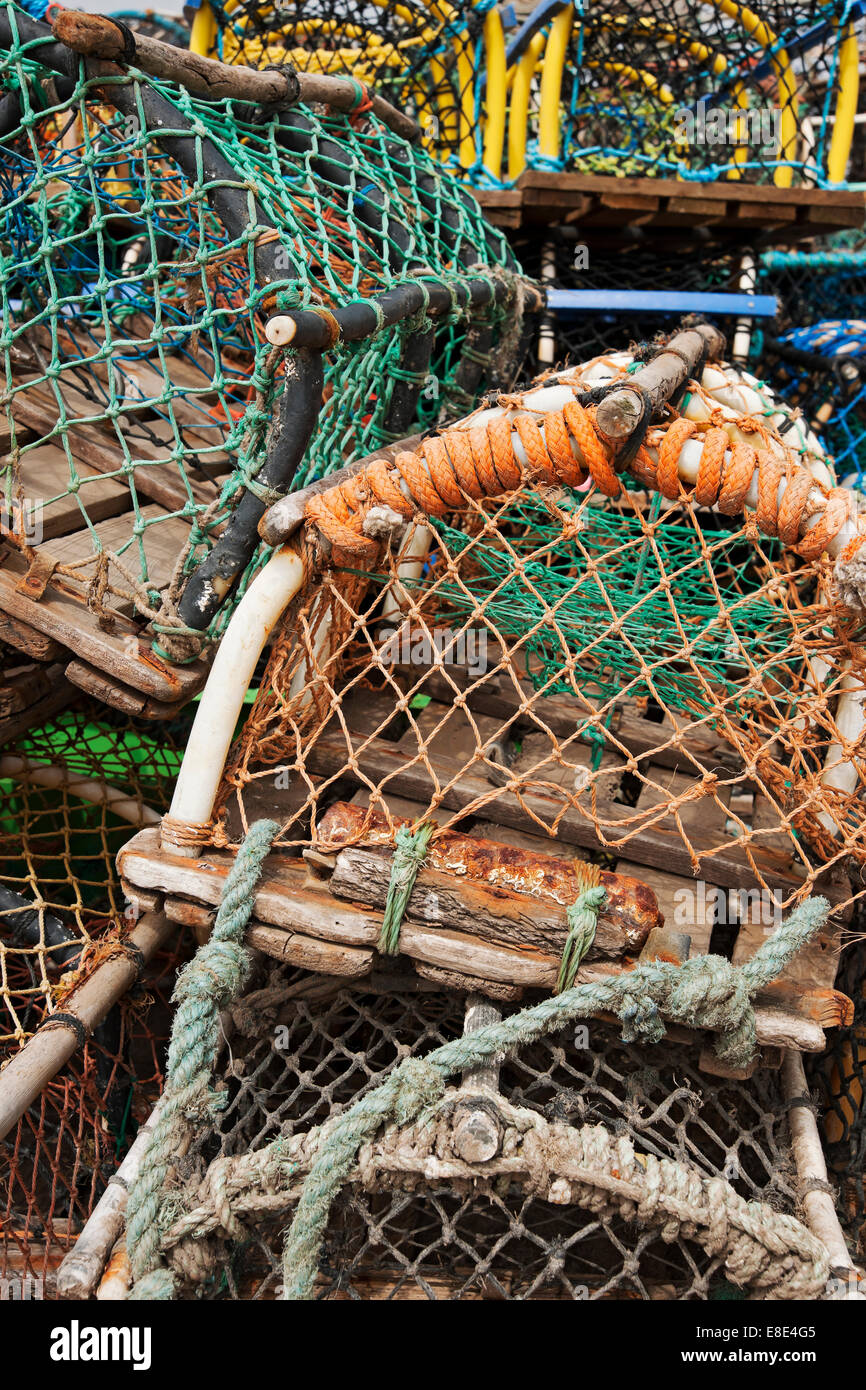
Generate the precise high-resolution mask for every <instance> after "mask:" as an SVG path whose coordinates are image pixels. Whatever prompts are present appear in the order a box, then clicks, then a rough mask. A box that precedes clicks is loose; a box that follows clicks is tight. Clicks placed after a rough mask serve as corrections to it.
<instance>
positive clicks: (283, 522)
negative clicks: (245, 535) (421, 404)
mask: <svg viewBox="0 0 866 1390" xmlns="http://www.w3.org/2000/svg"><path fill="white" fill-rule="evenodd" d="M422 439H423V435H421V434H412V435H407V437H406V438H405V439H398V440H396V441H395V443H393V444H384V445H383V446H382V448H381V449H377V450H376V452H375V453H373V454H365V455H364V457H363V458H360V459H355V460H354V462H353V463H347V464H346V465H345V466H344V467H343V468H338V469H336V470H335V471H334V472H333V473H329V474H328V475H327V476H326V477H324V478H319V479H317V480H316V482H314V483H308V484H307V486H306V487H301V488H298V489H297V491H296V492H290V493H288V495H287V496H285V497H280V498H278V499H277V501H276V502H274V503H272V504H271V506H270V507H268V509H267V511H266V512H265V514H264V516H263V517H262V518H261V520H260V521H259V535H260V536H261V538H262V540H263V541H265V542H266V544H267V545H273V546H277V545H284V544H285V542H286V541H287V540H289V539H290V538H291V537H292V536H294V535H295V533H296V532H297V531H299V530H300V529H301V527H302V526H303V524H304V516H305V509H306V506H307V503H308V502H309V500H310V498H311V497H316V496H318V494H319V493H320V492H327V491H328V489H329V488H332V487H336V486H337V485H338V484H339V483H344V482H348V480H349V479H350V478H353V477H354V476H355V474H356V473H360V472H361V471H362V469H364V468H366V467H367V465H368V464H369V463H372V462H373V461H374V459H384V460H385V461H386V462H387V463H393V462H394V459H395V458H396V457H397V455H398V454H400V453H403V452H404V450H410V451H411V450H412V449H414V448H415V447H416V445H417V444H420V442H421V440H422Z"/></svg>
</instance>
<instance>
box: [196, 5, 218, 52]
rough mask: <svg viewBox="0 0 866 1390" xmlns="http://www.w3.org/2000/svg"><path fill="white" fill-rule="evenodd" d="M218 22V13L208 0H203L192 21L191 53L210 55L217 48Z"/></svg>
mask: <svg viewBox="0 0 866 1390" xmlns="http://www.w3.org/2000/svg"><path fill="white" fill-rule="evenodd" d="M216 38H217V22H216V15H215V14H214V12H213V10H212V9H211V7H210V5H209V4H208V0H202V4H201V5H200V6H199V8H198V9H197V10H196V12H195V18H194V19H193V21H192V29H191V30H190V35H189V51H190V53H200V54H201V55H202V57H204V58H207V57H209V56H210V55H211V54H212V53H213V52H214V50H215V49H216Z"/></svg>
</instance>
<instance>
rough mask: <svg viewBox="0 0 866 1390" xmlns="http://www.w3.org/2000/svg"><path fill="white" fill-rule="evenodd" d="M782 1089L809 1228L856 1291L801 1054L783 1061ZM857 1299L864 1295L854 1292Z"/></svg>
mask: <svg viewBox="0 0 866 1390" xmlns="http://www.w3.org/2000/svg"><path fill="white" fill-rule="evenodd" d="M782 1090H783V1093H784V1096H785V1099H786V1101H787V1102H788V1124H789V1126H790V1130H791V1146H792V1148H793V1150H794V1161H795V1163H796V1166H797V1178H798V1181H799V1186H800V1200H801V1201H802V1203H803V1210H804V1213H805V1216H806V1220H807V1222H808V1224H809V1229H810V1230H811V1231H812V1233H813V1235H816V1236H817V1237H818V1239H819V1240H820V1241H823V1243H824V1245H825V1246H826V1247H827V1251H828V1254H829V1256H830V1264H831V1270H832V1273H833V1274H834V1275H835V1276H836V1277H837V1278H839V1279H843V1280H847V1279H848V1278H849V1276H853V1278H852V1279H851V1281H850V1282H851V1284H852V1286H853V1288H855V1289H856V1274H855V1273H854V1269H853V1261H852V1259H851V1256H850V1254H849V1251H848V1246H847V1244H846V1241H845V1237H844V1235H843V1233H842V1227H841V1226H840V1224H839V1217H838V1216H837V1214H836V1204H835V1202H834V1200H833V1197H832V1195H831V1193H829V1192H828V1191H826V1186H827V1164H826V1160H825V1158H824V1149H823V1146H822V1144H821V1136H820V1134H819V1133H818V1125H817V1123H816V1120H815V1112H814V1108H813V1106H812V1102H811V1097H810V1095H809V1087H808V1085H807V1083H806V1074H805V1071H804V1070H803V1060H802V1058H801V1057H800V1055H799V1053H798V1052H795V1051H789V1052H786V1054H785V1057H784V1060H783V1062H782ZM854 1297H858V1298H862V1297H863V1295H862V1294H859V1293H856V1292H855V1293H854Z"/></svg>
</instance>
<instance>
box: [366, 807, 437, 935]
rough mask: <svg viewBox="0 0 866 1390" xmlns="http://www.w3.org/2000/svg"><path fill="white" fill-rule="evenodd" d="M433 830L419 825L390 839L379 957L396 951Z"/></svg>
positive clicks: (402, 828) (427, 823) (429, 825)
mask: <svg viewBox="0 0 866 1390" xmlns="http://www.w3.org/2000/svg"><path fill="white" fill-rule="evenodd" d="M435 829H436V826H435V825H434V824H433V822H432V821H422V823H421V824H420V825H418V826H416V827H415V828H414V830H411V829H410V828H409V826H408V825H401V826H400V828H399V830H398V831H397V834H396V835H395V837H394V858H393V860H392V863H391V878H390V881H389V883H388V896H387V898H386V899H385V911H384V914H383V916H382V930H381V932H380V934H379V942H378V947H377V949H378V951H379V952H380V954H381V955H383V956H395V955H396V954H397V952H398V950H399V949H400V924H401V922H402V921H403V916H404V913H405V911H406V907H407V904H408V902H409V899H410V898H411V896H412V889H413V888H414V887H415V880H416V878H417V877H418V873H419V870H420V869H421V866H422V864H423V863H424V860H425V859H426V858H427V850H428V848H429V845H430V840H431V838H432V835H433V831H434V830H435Z"/></svg>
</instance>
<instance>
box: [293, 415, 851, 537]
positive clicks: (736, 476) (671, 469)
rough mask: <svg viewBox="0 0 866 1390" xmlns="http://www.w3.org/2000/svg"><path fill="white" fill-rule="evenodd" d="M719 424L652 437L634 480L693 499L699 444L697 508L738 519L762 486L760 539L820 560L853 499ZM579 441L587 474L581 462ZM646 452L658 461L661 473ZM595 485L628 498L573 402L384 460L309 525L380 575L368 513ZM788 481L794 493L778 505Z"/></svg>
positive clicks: (442, 507) (329, 501)
mask: <svg viewBox="0 0 866 1390" xmlns="http://www.w3.org/2000/svg"><path fill="white" fill-rule="evenodd" d="M519 400H520V398H519V397H500V399H499V403H500V405H505V406H506V407H511V408H514V406H515V404H516V403H519ZM722 418H723V417H722V416H721V415H720V413H719V412H713V416H712V421H711V423H710V424H709V425H701V424H699V423H698V422H697V421H695V420H687V419H686V418H685V417H683V416H675V417H674V419H673V420H672V421H671V422H670V423H669V424H668V425H667V426H666V427H664V428H655V429H653V430H651V431H650V433H649V434H648V436H647V439H646V441H645V444H643V445H642V446H641V447H640V449H639V450H638V451H637V455H636V457H635V459H634V460H633V461H632V463H631V465H630V469H631V472H632V473H633V474H634V476H635V477H636V478H637V479H638V480H639V481H640V482H642V483H644V484H645V485H648V486H650V487H652V488H655V489H657V490H658V491H659V492H661V493H662V494H663V496H664V497H667V498H668V499H669V500H671V501H676V500H678V499H679V498H681V497H684V496H687V495H688V494H687V490H686V489H685V488H684V486H683V483H682V480H681V478H680V475H679V468H678V461H679V457H680V454H681V452H682V448H683V445H684V444H685V443H686V441H687V440H689V439H691V438H693V436H695V435H697V434H700V435H702V450H701V458H700V463H699V465H698V473H697V478H696V480H695V487H694V493H693V495H694V499H695V501H696V502H697V503H698V505H699V506H702V507H718V509H719V511H721V512H723V513H724V514H725V515H726V516H735V515H737V514H738V513H739V512H742V511H743V509H744V503H745V499H746V497H747V495H748V493H749V490H750V488H751V486H752V482H753V481H756V484H757V494H758V496H757V504H756V507H755V521H756V524H757V526H758V527H759V529H760V530H761V531H762V532H763V534H764V535H767V536H778V537H779V539H780V540H781V541H782V542H783V543H784V544H785V545H787V546H796V547H797V549H798V551H799V553H800V554H801V555H802V556H803V557H804V558H805V559H814V558H816V557H817V556H819V555H820V554H822V552H823V551H825V550H826V549H827V547H828V545H829V544H830V542H831V541H832V539H833V537H834V536H836V535H837V534H838V533H839V531H840V530H841V528H842V527H843V526H844V525H845V523H846V522H847V520H848V517H849V499H848V494H847V493H846V491H845V489H843V488H833V489H832V490H830V491H828V490H827V489H826V488H824V487H822V486H821V484H820V483H818V482H817V481H816V479H814V478H813V477H812V475H811V473H810V472H809V471H808V469H806V468H804V467H803V466H802V465H801V464H800V463H799V461H798V460H797V458H796V456H795V455H794V454H792V453H791V452H790V450H785V454H784V457H782V456H780V455H779V453H778V450H777V451H776V452H773V451H772V450H771V448H770V447H766V448H763V449H758V448H755V447H754V446H753V445H752V444H749V443H747V442H745V441H744V440H737V441H736V442H732V441H731V438H730V436H729V434H728V432H727V430H726V429H724V428H723V427H722V424H721V420H722ZM736 424H737V426H738V428H739V429H740V430H741V431H745V432H749V433H754V434H757V435H759V436H760V437H761V440H762V442H763V443H764V444H765V445H767V446H769V445H770V444H771V442H772V439H773V436H772V435H771V434H770V433H769V431H768V430H767V427H766V423H765V422H764V421H763V420H757V419H751V418H744V419H743V420H738V421H736ZM514 433H516V434H517V436H518V438H519V440H520V443H521V445H522V447H523V450H524V453H525V455H526V460H527V462H526V464H525V465H521V463H520V462H519V460H518V459H517V457H516V455H515V452H514V442H513V434H514ZM572 441H574V443H576V445H577V447H578V449H579V450H580V455H581V458H582V459H583V460H585V464H584V463H582V462H581V461H580V459H578V458H577V457H576V456H575V452H574V447H573V443H572ZM776 442H777V444H778V443H780V442H781V441H778V440H777V441H776ZM783 447H784V446H783ZM649 449H656V450H657V453H658V463H657V464H656V463H655V462H654V461H653V459H652V457H651V455H650V453H649V452H648V450H649ZM588 478H591V479H592V482H593V483H594V485H595V486H596V487H597V488H598V490H599V491H600V492H602V493H604V495H605V496H606V497H611V498H617V497H619V496H620V495H621V493H622V484H621V483H620V480H619V478H618V476H617V474H616V471H615V468H614V465H613V461H612V459H611V456H610V454H609V452H608V446H607V445H606V444H605V443H604V442H603V441H602V439H601V438H600V436H599V434H598V432H597V430H596V426H595V411H594V409H592V408H590V409H586V408H585V407H584V406H582V405H581V404H580V402H579V401H577V400H572V401H569V402H568V403H567V404H566V405H565V406H564V407H563V409H562V410H559V411H549V412H548V413H547V414H545V415H544V417H543V419H542V420H540V421H539V419H538V418H537V417H535V416H533V415H532V414H530V413H528V412H522V413H520V414H517V415H512V416H510V417H509V416H508V415H505V414H503V415H502V416H499V417H498V418H497V419H495V420H491V421H490V422H489V423H488V424H487V425H484V426H480V425H476V426H474V427H472V428H470V429H465V430H455V429H451V430H445V431H444V433H443V434H441V435H439V436H437V437H434V438H431V439H426V440H425V441H424V442H423V443H422V444H421V445H420V446H419V448H418V450H417V451H415V452H412V453H409V452H405V453H401V454H398V455H397V457H396V459H395V460H394V462H393V464H389V463H386V462H385V461H384V460H383V459H377V460H375V461H374V462H373V463H371V464H369V465H368V466H367V467H366V468H365V469H364V470H363V472H361V473H357V474H355V476H354V477H352V478H350V479H348V480H347V481H346V482H343V483H339V484H336V485H335V486H334V487H332V488H329V489H328V490H327V491H325V492H321V493H318V494H317V495H316V496H313V497H311V498H310V500H309V501H308V503H307V506H306V516H307V520H308V522H310V523H311V524H312V525H313V526H315V527H317V528H318V530H319V532H320V533H321V535H322V536H323V537H324V538H325V539H326V540H327V541H328V542H329V543H330V545H331V546H332V548H333V550H334V551H335V552H336V556H335V558H336V559H337V561H338V563H340V562H342V560H343V559H345V560H346V561H348V562H350V563H364V564H370V565H372V564H375V563H376V560H377V559H378V556H379V553H380V543H379V542H378V541H376V540H373V539H371V538H369V537H368V536H366V535H365V534H364V521H365V518H366V515H367V513H368V511H369V510H370V507H371V506H375V505H377V504H378V505H386V506H388V507H391V508H392V509H393V510H394V511H396V512H397V514H398V515H399V516H402V517H405V518H406V519H407V520H409V519H410V518H411V517H413V516H415V515H416V514H418V513H421V514H422V515H426V516H445V515H447V514H448V513H449V512H452V511H459V510H461V509H463V508H464V507H465V506H466V504H467V502H468V501H470V500H475V501H478V500H480V499H482V498H485V497H498V496H502V495H504V494H507V493H509V492H513V491H514V490H515V489H517V488H518V487H521V486H523V485H525V484H528V483H531V482H534V481H537V482H542V483H546V484H550V485H553V486H562V487H572V488H576V487H580V486H582V485H583V484H584V483H586V481H587V479H588ZM782 481H784V482H785V484H786V486H785V489H784V492H783V494H782V498H781V501H779V486H780V484H781V483H782ZM401 483H402V486H401ZM815 493H818V494H820V495H821V496H822V497H823V499H824V505H823V507H822V506H821V505H820V503H817V504H816V501H815V498H814V494H815ZM810 498H811V501H810ZM816 513H819V516H818V520H817V521H816V522H815V523H814V525H813V526H811V527H810V529H809V530H808V532H807V533H806V535H802V536H801V532H802V531H803V527H804V523H805V522H806V521H807V520H808V519H809V518H810V516H813V515H815V514H816Z"/></svg>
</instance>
